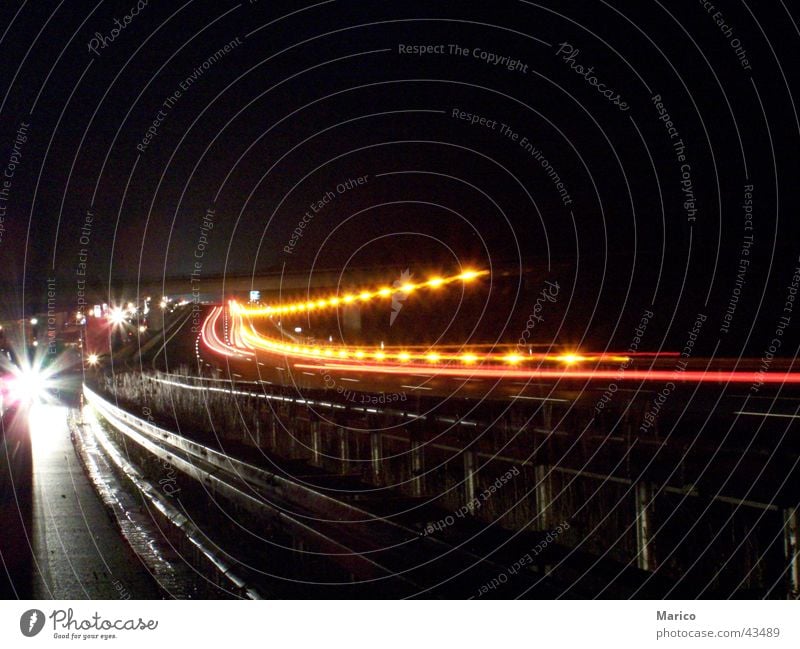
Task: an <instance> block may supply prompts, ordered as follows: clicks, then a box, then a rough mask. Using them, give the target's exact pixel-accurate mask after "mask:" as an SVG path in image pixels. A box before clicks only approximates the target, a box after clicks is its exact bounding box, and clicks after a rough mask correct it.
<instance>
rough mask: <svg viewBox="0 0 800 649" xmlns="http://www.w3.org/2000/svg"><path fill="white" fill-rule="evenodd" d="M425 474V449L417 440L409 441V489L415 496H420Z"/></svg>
mask: <svg viewBox="0 0 800 649" xmlns="http://www.w3.org/2000/svg"><path fill="white" fill-rule="evenodd" d="M424 472H425V447H424V446H423V444H422V443H421V442H420V441H419V440H417V439H414V440H411V489H412V491H413V493H414V495H415V496H421V495H422V492H423V491H424V489H423V481H424V480H425V477H424Z"/></svg>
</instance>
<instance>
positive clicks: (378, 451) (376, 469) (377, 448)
mask: <svg viewBox="0 0 800 649" xmlns="http://www.w3.org/2000/svg"><path fill="white" fill-rule="evenodd" d="M369 457H370V465H371V466H372V477H373V479H374V480H375V482H376V484H380V482H381V462H382V458H383V438H382V437H381V434H380V433H370V434H369Z"/></svg>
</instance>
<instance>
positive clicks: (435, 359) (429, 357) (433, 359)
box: [425, 352, 442, 363]
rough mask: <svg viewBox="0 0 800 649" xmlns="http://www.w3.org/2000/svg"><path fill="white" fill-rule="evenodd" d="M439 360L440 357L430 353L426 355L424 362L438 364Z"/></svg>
mask: <svg viewBox="0 0 800 649" xmlns="http://www.w3.org/2000/svg"><path fill="white" fill-rule="evenodd" d="M441 358H442V357H441V356H439V354H437V353H436V352H431V353H430V354H427V355H426V356H425V360H427V361H429V362H431V363H438V362H439V360H440V359H441Z"/></svg>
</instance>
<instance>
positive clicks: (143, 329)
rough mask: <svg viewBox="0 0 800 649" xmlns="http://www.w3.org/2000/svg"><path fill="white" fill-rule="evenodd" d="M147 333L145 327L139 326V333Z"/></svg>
mask: <svg viewBox="0 0 800 649" xmlns="http://www.w3.org/2000/svg"><path fill="white" fill-rule="evenodd" d="M145 331H147V327H146V326H145V325H139V333H144V332H145Z"/></svg>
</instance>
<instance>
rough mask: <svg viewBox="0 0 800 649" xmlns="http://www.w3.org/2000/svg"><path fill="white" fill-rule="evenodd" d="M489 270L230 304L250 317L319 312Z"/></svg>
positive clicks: (462, 279) (466, 279)
mask: <svg viewBox="0 0 800 649" xmlns="http://www.w3.org/2000/svg"><path fill="white" fill-rule="evenodd" d="M488 274H489V271H488V270H465V271H464V272H462V273H460V274H458V275H453V276H451V277H431V278H429V279H427V280H425V281H424V282H417V283H413V282H406V283H405V284H403V285H402V286H399V287H397V288H394V287H390V286H381V287H378V288H376V289H373V290H362V291H359V292H357V293H356V292H355V291H351V292H348V293H345V294H344V295H330V296H328V297H323V298H317V299H315V300H304V301H302V302H292V303H288V304H274V305H273V304H268V305H266V306H258V307H253V306H245V305H243V304H239V303H238V302H233V303H231V313H233V314H236V313H239V314H242V315H246V316H248V317H259V316H276V315H284V314H287V313H298V312H299V313H304V312H310V311H320V310H322V309H330V308H336V307H338V306H339V305H340V304H352V303H353V302H356V301H358V302H370V301H373V300H376V299H386V298H391V297H392V296H393V295H395V294H396V293H406V294H408V293H411V292H413V291H417V290H420V289H426V288H427V289H437V288H440V287H442V286H445V285H447V284H452V283H454V282H471V281H472V280H474V279H477V278H478V277H481V276H482V275H488Z"/></svg>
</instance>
